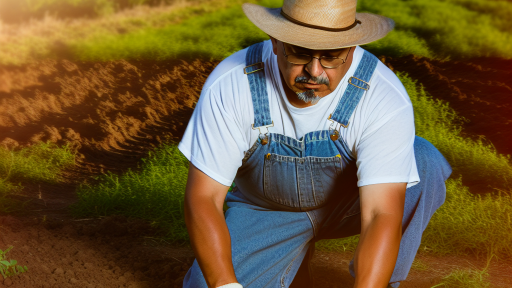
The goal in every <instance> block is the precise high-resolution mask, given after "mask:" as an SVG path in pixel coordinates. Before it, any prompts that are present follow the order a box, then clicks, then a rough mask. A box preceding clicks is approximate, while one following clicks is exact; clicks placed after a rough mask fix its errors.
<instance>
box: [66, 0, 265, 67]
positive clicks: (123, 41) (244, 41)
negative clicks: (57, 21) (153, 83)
mask: <svg viewBox="0 0 512 288" xmlns="http://www.w3.org/2000/svg"><path fill="white" fill-rule="evenodd" d="M266 39H268V36H267V35H266V34H265V33H264V32H262V31H261V30H259V29H258V28H257V27H256V26H254V25H253V24H252V23H251V22H250V21H249V20H248V19H247V17H245V15H244V13H243V11H242V8H241V6H240V5H235V7H231V8H228V9H225V10H221V11H217V12H216V13H209V14H205V15H202V16H198V17H193V18H190V19H187V20H185V21H183V22H181V23H180V24H178V25H171V26H168V27H164V28H152V27H148V28H145V29H140V30H138V31H136V32H133V33H129V34H125V35H109V36H107V35H99V37H97V38H94V39H89V40H87V41H82V40H77V41H76V42H75V43H72V44H70V50H71V51H72V54H73V55H75V57H77V58H79V59H81V60H86V61H92V60H113V59H140V58H142V59H159V60H163V59H173V58H208V59H209V58H213V59H223V58H226V57H227V56H229V55H231V54H233V53H234V52H236V51H238V50H241V49H243V48H245V47H247V46H250V45H252V44H254V43H257V42H260V41H263V40H266Z"/></svg>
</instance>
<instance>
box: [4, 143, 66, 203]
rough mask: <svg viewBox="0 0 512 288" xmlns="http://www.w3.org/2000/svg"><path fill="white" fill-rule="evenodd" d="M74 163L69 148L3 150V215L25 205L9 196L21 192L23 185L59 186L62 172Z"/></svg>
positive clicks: (44, 145)
mask: <svg viewBox="0 0 512 288" xmlns="http://www.w3.org/2000/svg"><path fill="white" fill-rule="evenodd" d="M74 163H75V156H74V154H73V152H72V151H71V150H70V149H69V147H68V146H63V147H59V146H57V145H55V144H52V143H43V142H41V143H38V144H36V145H33V146H28V147H24V148H22V149H14V150H10V149H6V148H4V147H3V146H0V212H1V213H9V212H13V210H18V209H19V208H20V205H21V204H22V203H20V202H18V201H16V200H13V199H10V198H9V197H8V195H9V194H13V193H16V192H18V191H19V190H21V189H22V188H23V186H22V183H36V182H39V183H41V182H45V183H57V182H58V181H59V180H60V174H59V173H60V172H61V171H62V169H65V168H67V167H70V166H72V165H73V164H74Z"/></svg>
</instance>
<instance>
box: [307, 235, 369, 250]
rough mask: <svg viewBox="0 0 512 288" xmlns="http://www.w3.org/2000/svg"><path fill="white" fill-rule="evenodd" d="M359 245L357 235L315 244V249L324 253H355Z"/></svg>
mask: <svg viewBox="0 0 512 288" xmlns="http://www.w3.org/2000/svg"><path fill="white" fill-rule="evenodd" d="M358 243H359V235H356V236H351V237H346V238H340V239H326V240H320V241H318V242H316V243H315V247H316V248H318V249H319V250H323V251H335V252H353V251H356V248H357V244H358Z"/></svg>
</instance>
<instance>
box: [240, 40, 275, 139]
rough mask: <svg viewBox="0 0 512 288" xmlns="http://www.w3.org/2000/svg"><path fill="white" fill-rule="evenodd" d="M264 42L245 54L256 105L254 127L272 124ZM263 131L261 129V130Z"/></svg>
mask: <svg viewBox="0 0 512 288" xmlns="http://www.w3.org/2000/svg"><path fill="white" fill-rule="evenodd" d="M263 46H264V43H263V42H260V43H257V44H254V45H252V46H250V47H249V49H248V50H247V55H246V56H245V65H247V66H246V67H245V68H244V73H245V74H247V79H248V80H249V87H250V89H251V96H252V104H253V107H254V124H253V129H257V128H258V127H265V126H266V127H269V126H272V124H273V123H272V119H271V118H270V107H269V102H268V95H267V82H266V80H265V70H264V68H265V67H264V63H263V59H262V54H263ZM260 132H261V131H260Z"/></svg>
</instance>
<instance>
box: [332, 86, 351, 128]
mask: <svg viewBox="0 0 512 288" xmlns="http://www.w3.org/2000/svg"><path fill="white" fill-rule="evenodd" d="M354 86H355V85H354ZM331 117H332V114H331V115H329V117H328V118H327V120H329V121H331V122H332V123H333V124H336V123H337V124H340V125H341V127H343V128H347V127H348V124H350V122H348V123H347V125H343V124H341V123H338V122H336V121H334V120H332V119H331Z"/></svg>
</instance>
